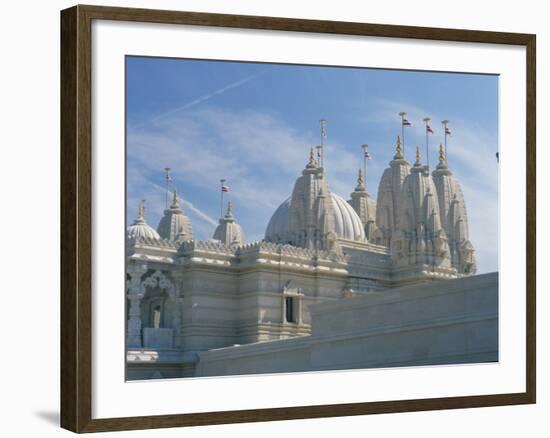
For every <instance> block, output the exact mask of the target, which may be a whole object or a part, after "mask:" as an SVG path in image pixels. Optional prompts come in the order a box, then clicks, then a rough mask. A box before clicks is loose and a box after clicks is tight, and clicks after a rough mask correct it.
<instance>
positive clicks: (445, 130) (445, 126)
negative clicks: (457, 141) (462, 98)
mask: <svg viewBox="0 0 550 438" xmlns="http://www.w3.org/2000/svg"><path fill="white" fill-rule="evenodd" d="M441 123H443V130H444V132H445V164H446V165H448V164H449V163H448V161H447V156H448V155H447V135H449V134H448V131H447V123H449V121H448V120H446V119H445V120H443V121H442V122H441Z"/></svg>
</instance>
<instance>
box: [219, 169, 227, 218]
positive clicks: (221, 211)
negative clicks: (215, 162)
mask: <svg viewBox="0 0 550 438" xmlns="http://www.w3.org/2000/svg"><path fill="white" fill-rule="evenodd" d="M225 181H226V180H225V179H220V183H221V185H220V192H221V196H220V219H221V218H223V186H224V185H225Z"/></svg>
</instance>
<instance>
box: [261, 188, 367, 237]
mask: <svg viewBox="0 0 550 438" xmlns="http://www.w3.org/2000/svg"><path fill="white" fill-rule="evenodd" d="M330 197H331V200H332V205H333V209H332V212H333V213H332V214H333V218H334V228H335V229H334V231H335V233H336V235H337V237H339V238H341V239H347V240H365V230H364V229H363V224H362V223H361V219H360V218H359V216H358V215H357V213H356V212H355V210H354V209H353V207H352V206H351V205H350V204H349V203H348V202H347V201H345V200H344V199H343V198H341V197H340V196H338V195H337V194H335V193H332V192H331V193H330ZM290 200H291V198H290V197H289V198H287V199H286V200H285V201H283V203H282V204H281V205H279V207H278V208H277V209H276V210H275V213H273V216H271V219H270V220H269V223H268V225H267V229H266V232H265V240H267V241H269V242H281V243H283V242H285V243H288V236H289V235H290V231H291V230H290V229H289V228H290V223H289V211H290Z"/></svg>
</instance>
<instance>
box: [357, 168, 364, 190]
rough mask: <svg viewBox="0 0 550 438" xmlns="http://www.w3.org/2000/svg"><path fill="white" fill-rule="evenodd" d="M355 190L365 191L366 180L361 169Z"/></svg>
mask: <svg viewBox="0 0 550 438" xmlns="http://www.w3.org/2000/svg"><path fill="white" fill-rule="evenodd" d="M355 190H365V179H364V178H363V171H362V170H361V168H359V172H358V174H357V187H356V188H355Z"/></svg>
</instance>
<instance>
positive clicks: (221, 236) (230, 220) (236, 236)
mask: <svg viewBox="0 0 550 438" xmlns="http://www.w3.org/2000/svg"><path fill="white" fill-rule="evenodd" d="M214 239H215V240H219V241H220V242H222V243H224V244H225V245H229V246H231V245H242V244H244V232H243V229H242V227H241V226H240V225H239V224H238V223H237V221H236V220H235V217H234V216H233V210H232V208H231V201H229V202H228V203H227V214H226V215H225V217H223V218H221V219H220V222H219V225H218V226H217V227H216V230H215V231H214Z"/></svg>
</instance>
